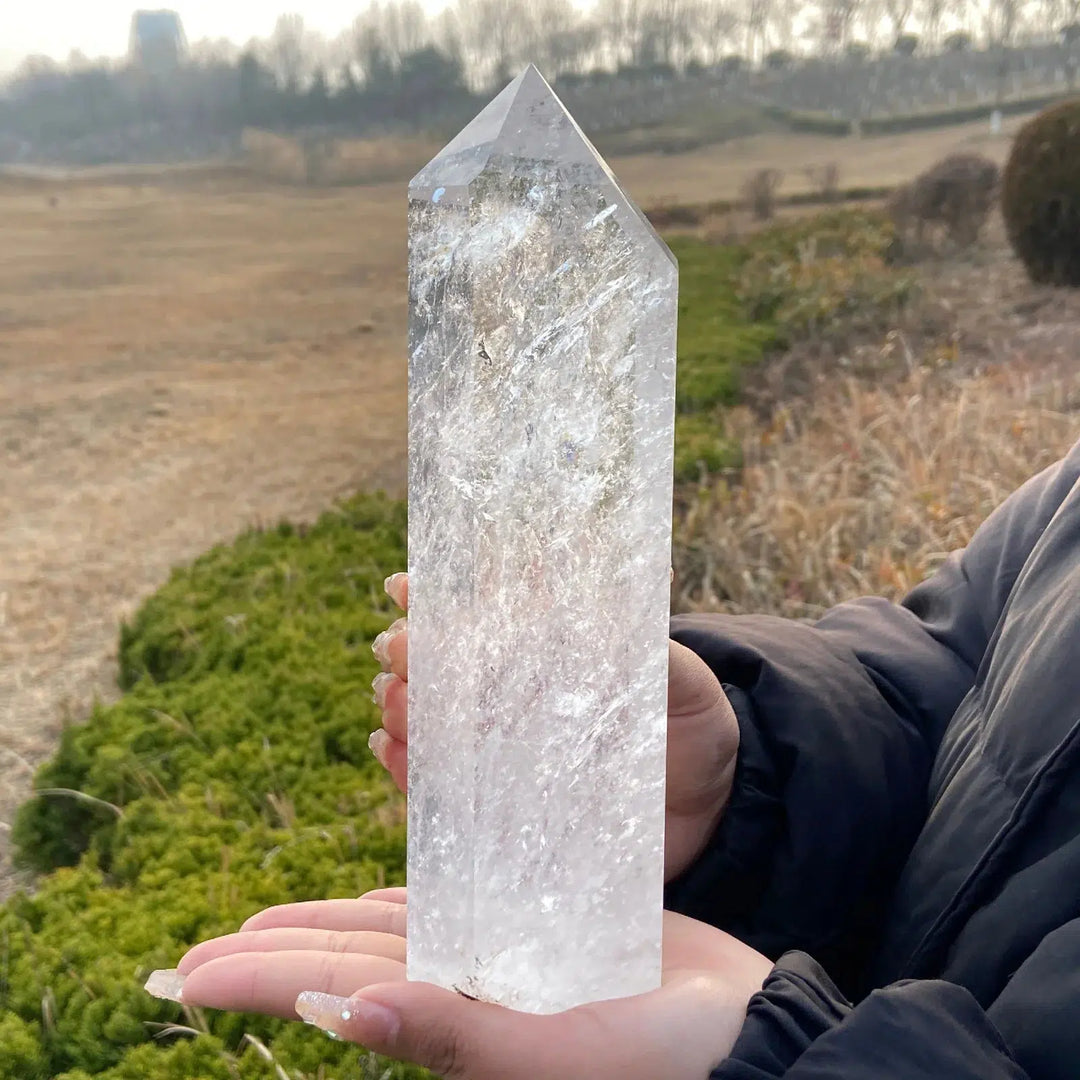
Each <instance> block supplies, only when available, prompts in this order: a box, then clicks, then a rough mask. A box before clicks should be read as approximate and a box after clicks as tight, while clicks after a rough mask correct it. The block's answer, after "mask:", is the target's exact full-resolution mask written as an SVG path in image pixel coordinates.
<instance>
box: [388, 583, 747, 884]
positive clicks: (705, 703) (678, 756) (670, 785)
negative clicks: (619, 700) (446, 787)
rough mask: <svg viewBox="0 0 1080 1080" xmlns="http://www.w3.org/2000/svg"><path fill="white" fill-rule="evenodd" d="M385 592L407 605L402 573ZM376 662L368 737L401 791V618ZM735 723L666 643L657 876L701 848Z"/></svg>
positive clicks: (734, 743)
mask: <svg viewBox="0 0 1080 1080" xmlns="http://www.w3.org/2000/svg"><path fill="white" fill-rule="evenodd" d="M386 591H387V592H388V593H389V595H390V597H391V599H392V600H393V601H394V602H395V603H396V604H397V605H398V606H399V607H400V608H401V609H402V610H403V611H406V612H407V611H408V608H409V576H408V574H394V575H393V576H391V577H389V578H387V579H386ZM372 648H373V649H374V651H375V656H376V658H377V659H378V661H379V663H380V665H381V666H382V669H383V670H382V672H380V674H378V675H376V676H375V682H374V684H373V689H374V691H375V702H376V704H377V705H378V706H379V708H380V709H381V710H382V718H383V726H382V727H381V728H380V729H379V730H378V731H375V732H374V733H373V734H372V736H371V741H370V746H371V751H372V753H373V754H374V755H375V757H376V758H377V759H378V760H379V761H380V762H381V763H382V765H383V766H384V767H385V768H386V769H387V770H388V771H389V773H390V775H391V776H392V777H393V780H394V783H395V784H396V785H397V786H398V788H399V789H400V790H401V791H405V788H406V776H407V772H408V767H407V759H408V735H409V731H408V688H407V685H406V684H407V683H408V678H409V675H408V669H409V637H408V621H407V619H405V618H401V619H398V620H397V621H396V622H395V623H394V624H393V625H392V626H390V627H389V628H388V629H387V630H385V631H384V632H383V633H381V634H380V635H379V636H378V637H377V638H376V639H375V642H374V644H373V646H372ZM738 749H739V725H738V722H737V721H736V719H735V713H734V711H733V710H732V708H731V705H730V703H729V702H728V699H727V696H726V695H725V693H724V691H723V688H722V687H721V686H720V682H719V680H718V679H717V678H716V676H715V675H714V674H713V673H712V671H711V670H710V668H709V666H708V665H707V664H706V663H705V661H704V660H702V659H701V658H700V657H699V656H698V655H697V654H696V653H694V652H692V651H691V650H690V649H688V648H686V647H685V646H684V645H680V644H679V643H678V642H676V641H671V642H669V643H668V740H667V787H666V791H667V815H666V829H665V842H664V877H665V880H668V881H670V880H671V879H672V878H675V877H678V875H679V874H681V873H682V872H683V871H684V870H685V869H686V868H687V867H688V866H690V865H691V863H693V861H694V860H695V859H696V858H697V857H698V855H700V854H701V851H702V849H703V848H704V847H705V844H706V842H707V841H708V839H709V837H710V836H711V835H712V833H713V830H714V829H715V828H716V825H717V822H718V821H719V820H720V816H721V814H722V813H723V811H724V807H725V806H726V805H727V801H728V799H729V798H730V796H731V784H732V780H733V778H734V775H735V756H736V753H737V751H738Z"/></svg>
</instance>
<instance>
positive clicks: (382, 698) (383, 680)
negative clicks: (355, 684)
mask: <svg viewBox="0 0 1080 1080" xmlns="http://www.w3.org/2000/svg"><path fill="white" fill-rule="evenodd" d="M393 681H394V676H393V675H391V674H390V672H389V671H380V672H379V674H378V675H376V676H375V678H374V679H372V681H371V689H372V690H374V691H375V693H374V694H373V695H372V698H371V700H372V701H374V702H375V704H376V705H378V706H379V708H380V709H385V708H386V691H387V688H388V687H389V686H390V684H391V683H392V682H393Z"/></svg>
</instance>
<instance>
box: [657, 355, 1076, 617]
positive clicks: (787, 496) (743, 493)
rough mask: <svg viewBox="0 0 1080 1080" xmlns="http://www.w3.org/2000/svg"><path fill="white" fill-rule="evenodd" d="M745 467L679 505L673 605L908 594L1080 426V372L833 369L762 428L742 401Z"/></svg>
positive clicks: (755, 604) (777, 605)
mask: <svg viewBox="0 0 1080 1080" xmlns="http://www.w3.org/2000/svg"><path fill="white" fill-rule="evenodd" d="M731 423H732V426H733V429H735V430H736V431H737V435H738V437H739V439H740V440H741V444H742V447H743V452H744V455H745V467H744V468H743V469H742V471H741V473H740V475H739V476H738V478H737V479H736V480H734V481H732V482H728V481H726V480H723V479H718V480H715V481H713V482H711V484H709V485H706V486H704V487H703V488H702V489H701V490H700V491H699V492H698V494H697V498H695V499H693V500H691V501H690V502H689V504H688V505H687V507H686V509H685V511H684V512H683V513H681V514H679V515H678V517H677V522H676V528H675V554H674V566H675V586H674V589H675V591H674V601H675V606H676V608H677V609H678V610H682V611H701V610H721V611H727V612H735V613H738V612H769V613H773V614H778V615H784V616H788V617H793V618H814V617H816V616H818V615H820V614H821V613H822V612H823V611H824V610H825V609H827V608H828V607H830V606H832V605H833V604H836V603H838V602H840V601H842V600H845V599H849V598H851V597H854V596H860V595H869V594H874V595H883V596H886V597H889V598H892V599H895V598H898V597H900V596H902V595H903V594H904V593H906V592H907V591H908V590H909V589H910V588H911V587H912V586H914V585H916V584H917V583H918V582H919V581H921V580H922V579H923V578H924V577H925V576H926V575H927V574H928V573H930V572H931V571H932V570H933V569H934V568H935V567H936V566H937V565H938V564H939V563H940V562H941V560H942V559H943V558H944V557H945V556H946V555H947V554H948V553H949V552H950V551H952V550H954V549H956V548H959V547H962V546H964V545H965V544H966V543H967V542H968V540H969V539H970V537H971V535H972V533H973V532H974V531H975V529H976V528H977V527H978V525H979V523H980V522H981V521H982V520H983V519H984V518H985V517H986V516H987V515H988V514H989V513H990V511H991V510H993V509H994V507H995V506H997V505H998V504H999V503H1000V502H1002V501H1003V500H1004V499H1005V498H1006V497H1007V496H1008V495H1009V493H1010V492H1011V491H1013V490H1014V489H1015V488H1016V487H1018V486H1019V485H1020V484H1021V483H1023V481H1024V480H1026V479H1027V478H1028V477H1030V476H1032V475H1033V474H1034V473H1036V472H1038V471H1039V470H1040V469H1042V468H1043V467H1044V466H1046V465H1048V464H1050V463H1052V462H1053V461H1055V460H1056V459H1057V458H1059V457H1060V456H1061V455H1062V454H1063V453H1064V452H1065V451H1066V450H1067V449H1068V448H1069V447H1070V446H1071V445H1072V444H1073V443H1074V442H1075V441H1076V440H1077V438H1080V374H1066V375H1057V376H1052V377H1051V376H1048V375H1047V374H1046V373H1042V374H1039V373H1026V374H1025V373H1022V372H1017V371H1012V372H1010V371H999V372H995V373H992V374H989V375H983V376H978V377H974V376H971V377H966V378H959V379H948V378H945V377H943V376H941V375H939V374H933V373H930V372H928V371H925V370H918V371H915V372H913V373H912V374H911V375H910V376H909V377H908V378H907V379H906V380H905V381H904V382H902V383H900V384H899V385H896V384H893V385H891V386H889V387H887V388H873V387H868V386H866V385H865V384H860V383H858V382H856V381H845V382H837V383H833V384H831V385H830V386H828V387H827V388H826V389H825V390H823V391H822V392H820V393H818V394H817V395H815V397H814V398H813V399H812V400H810V401H807V402H805V403H803V404H802V405H799V406H796V407H793V408H787V409H782V410H780V411H779V412H778V413H777V414H776V416H775V419H774V421H773V423H772V425H771V426H770V427H769V428H768V429H767V430H765V431H764V432H763V431H762V429H761V426H760V422H755V421H754V420H753V418H751V417H750V416H749V414H747V413H742V412H736V413H734V414H733V415H732V419H731Z"/></svg>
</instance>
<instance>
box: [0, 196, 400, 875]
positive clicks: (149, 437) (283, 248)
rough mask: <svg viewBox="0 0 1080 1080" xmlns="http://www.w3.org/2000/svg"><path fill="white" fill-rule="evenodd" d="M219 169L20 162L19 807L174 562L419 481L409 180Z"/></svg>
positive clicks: (4, 478)
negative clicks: (242, 533)
mask: <svg viewBox="0 0 1080 1080" xmlns="http://www.w3.org/2000/svg"><path fill="white" fill-rule="evenodd" d="M212 185H213V186H212V187H211V188H210V189H209V190H203V189H200V186H199V185H197V184H195V183H194V182H193V181H192V180H191V179H190V178H187V179H185V182H184V183H183V184H182V185H158V184H152V183H149V184H146V185H144V186H141V187H133V186H127V185H125V186H115V185H113V186H110V185H109V184H107V183H101V182H98V183H93V184H67V185H56V186H49V187H48V188H47V189H42V188H41V187H40V186H35V185H32V184H29V183H25V182H20V183H13V182H9V183H6V184H3V183H0V462H2V468H0V521H2V524H0V822H3V823H5V824H6V823H7V822H9V821H10V819H11V815H12V813H13V811H14V809H15V806H16V805H17V803H18V802H19V801H21V799H22V798H24V797H25V795H26V791H27V790H28V781H29V778H30V773H31V769H32V768H33V767H34V766H35V765H36V764H37V763H38V762H39V761H40V760H41V759H42V757H43V756H44V754H45V753H46V752H47V751H48V750H49V748H50V747H51V746H52V744H53V742H54V739H55V736H56V733H57V730H58V726H59V725H60V723H61V722H62V720H63V718H64V716H65V715H71V716H77V715H78V714H79V713H80V712H81V711H82V710H83V709H84V708H85V705H86V703H87V701H88V699H90V698H91V697H92V696H93V695H95V694H101V695H105V696H108V695H109V694H110V692H111V682H112V672H111V664H110V660H111V656H110V653H111V649H112V646H113V642H114V639H115V637H116V629H117V623H118V620H119V619H120V618H121V617H122V616H123V615H124V614H125V613H126V612H128V611H130V610H131V609H132V607H133V606H134V604H135V603H136V602H137V601H138V600H139V599H140V598H141V597H142V596H144V595H145V594H146V593H147V592H149V591H150V590H151V589H153V588H154V587H155V586H157V585H158V584H160V583H161V581H162V580H163V579H164V578H165V576H166V575H167V573H168V571H169V568H170V567H171V566H172V565H173V564H174V563H176V562H178V561H181V560H185V559H189V558H191V557H193V556H194V555H196V554H198V553H199V552H200V551H201V550H203V549H205V548H206V547H208V546H210V545H211V544H213V543H214V542H216V541H218V540H222V539H227V538H229V537H231V536H232V535H234V534H235V533H236V532H237V531H239V530H241V529H243V528H244V527H245V526H247V525H250V524H253V523H258V522H273V521H276V520H278V519H279V518H281V517H286V516H287V517H290V518H294V519H303V518H309V517H312V516H314V515H315V514H317V513H318V512H319V511H321V510H323V509H325V507H326V506H327V504H328V503H329V502H330V501H331V500H332V499H334V498H335V497H336V496H338V495H343V494H345V493H349V492H352V491H354V490H356V489H358V488H361V487H367V488H376V487H383V488H386V489H387V490H390V491H393V492H397V493H400V492H402V489H403V484H404V476H405V458H404V451H405V426H404V406H405V399H404V393H405V368H404V324H405V305H406V298H405V277H404V273H405V265H404V244H405V229H404V221H403V216H402V213H401V202H400V191H398V190H397V189H393V190H386V191H382V190H368V191H365V192H364V193H363V194H362V195H361V194H358V193H355V192H350V193H346V194H340V195H339V194H328V193H319V194H306V193H296V192H292V191H288V190H286V189H276V190H275V189H270V190H257V189H254V190H253V189H252V188H250V187H243V188H236V187H233V186H230V185H229V184H228V183H225V182H223V181H221V180H220V178H218V179H214V180H213V181H212ZM50 199H54V200H56V205H51V203H50ZM0 829H3V825H0ZM3 840H4V838H3V834H2V832H0V852H2V850H3ZM0 891H2V890H0Z"/></svg>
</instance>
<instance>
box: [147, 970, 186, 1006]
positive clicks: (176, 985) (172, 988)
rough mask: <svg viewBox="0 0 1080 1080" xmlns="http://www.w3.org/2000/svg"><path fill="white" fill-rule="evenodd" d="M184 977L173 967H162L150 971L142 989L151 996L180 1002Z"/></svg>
mask: <svg viewBox="0 0 1080 1080" xmlns="http://www.w3.org/2000/svg"><path fill="white" fill-rule="evenodd" d="M184 979H185V976H183V975H181V974H180V972H178V971H177V970H176V969H175V968H162V969H161V970H160V971H152V972H150V978H149V979H147V980H146V986H145V987H144V989H145V990H146V992H147V993H148V994H150V995H151V996H152V997H156V998H162V999H163V1000H165V1001H178V1002H182V1001H183V1000H184V999H183V994H182V991H183V989H184Z"/></svg>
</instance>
